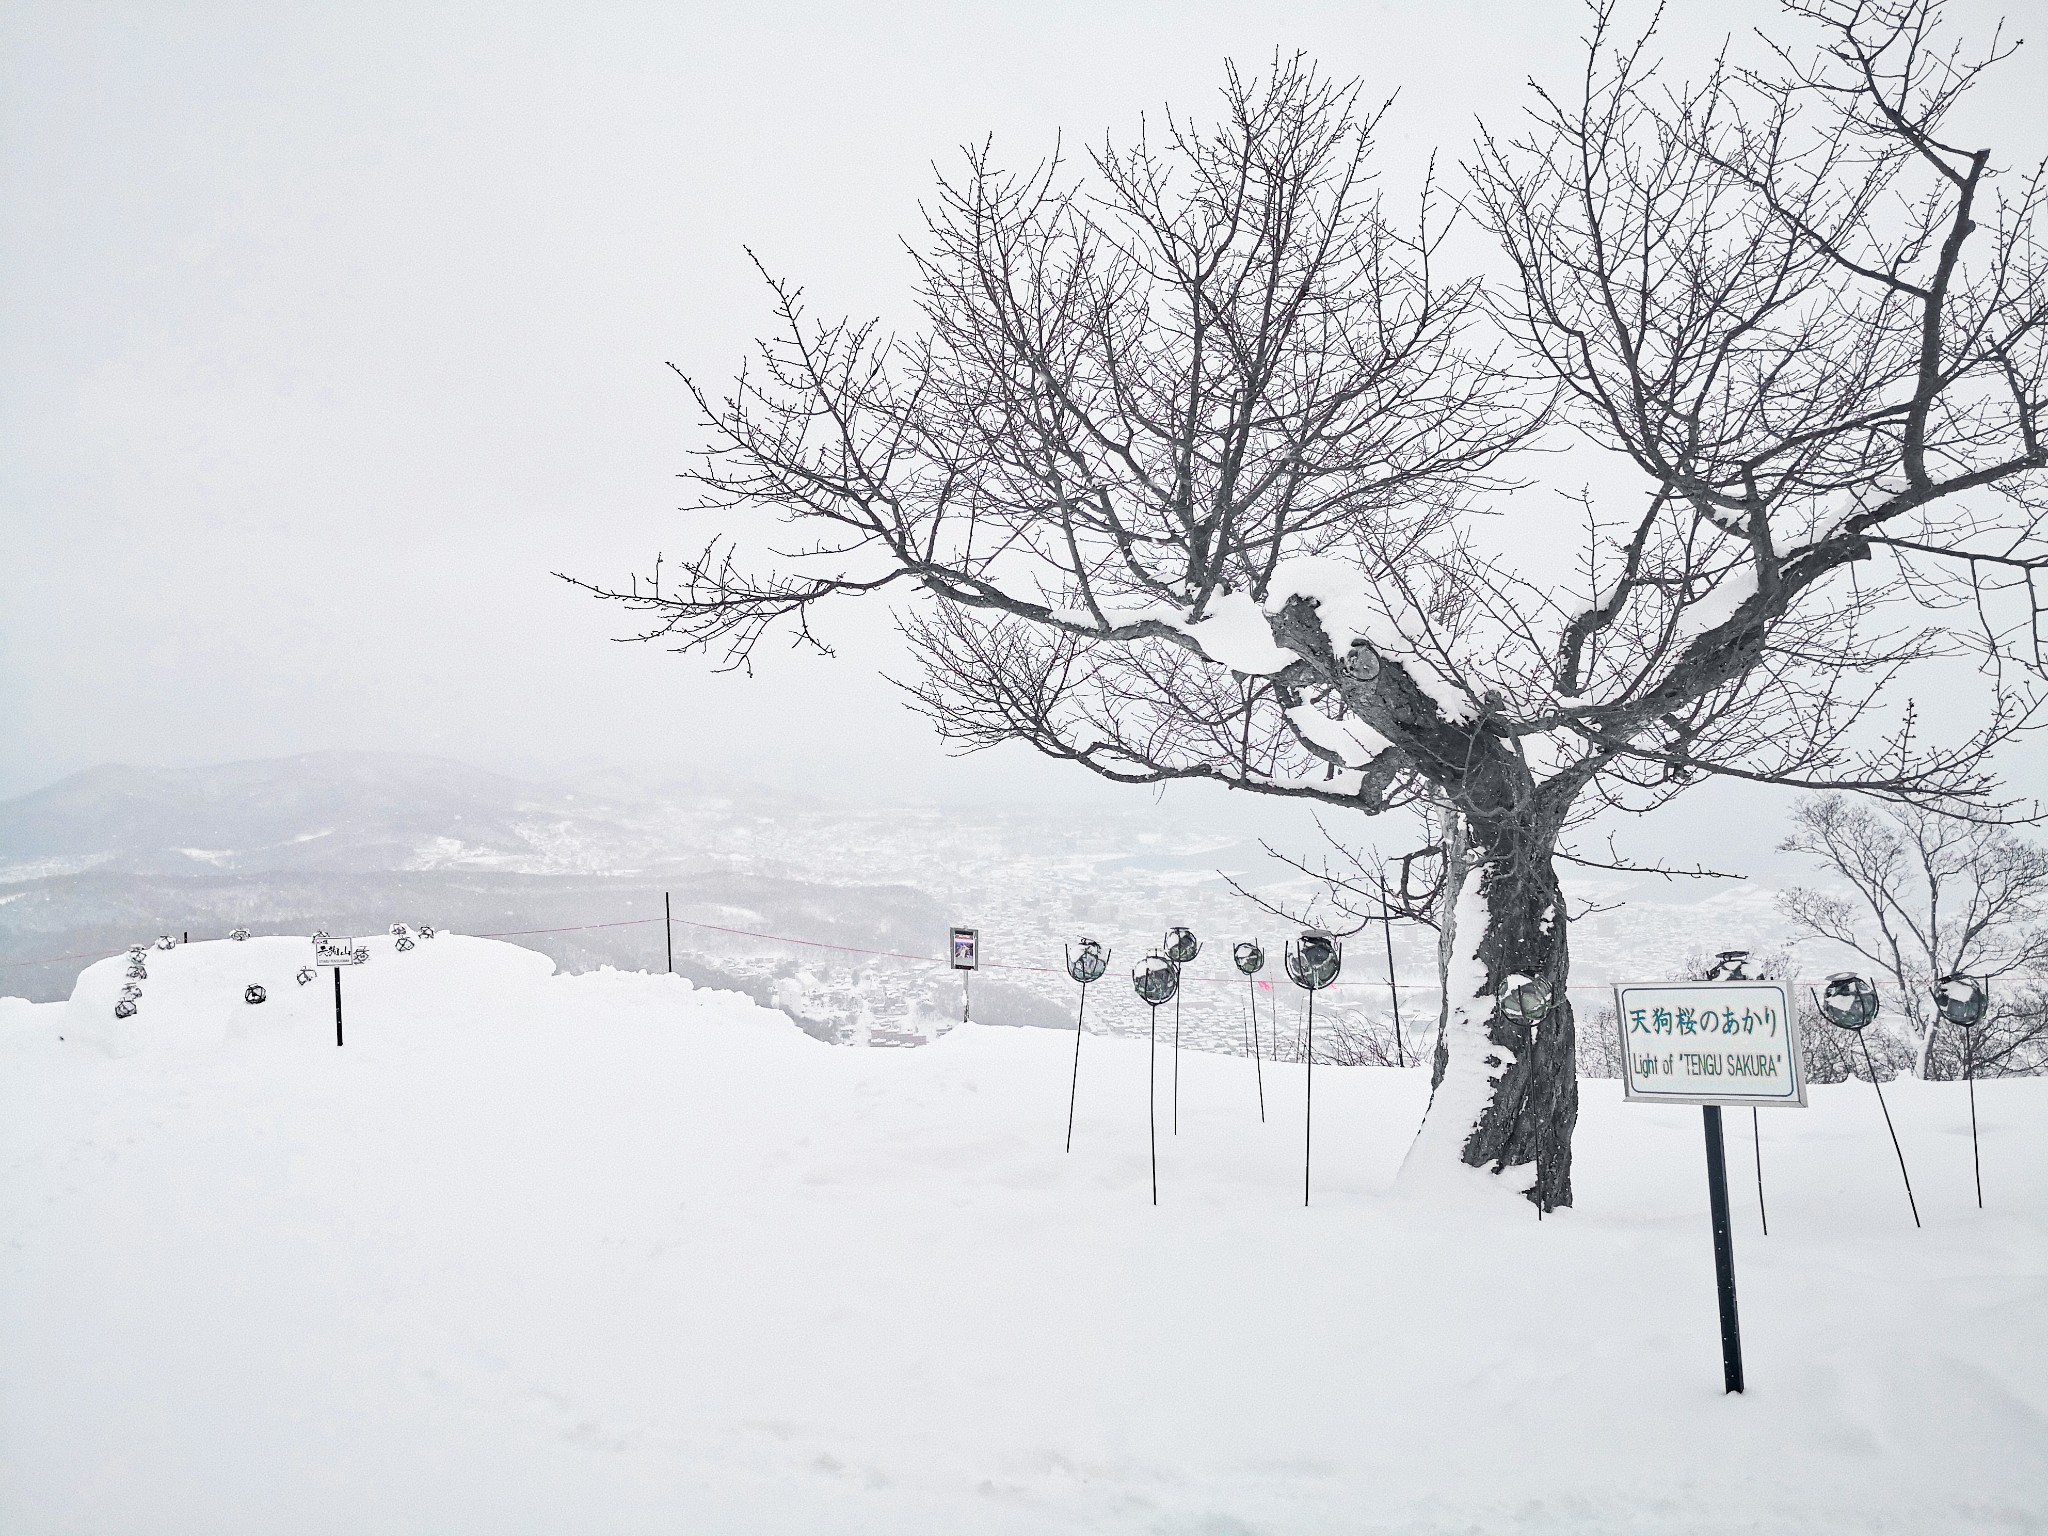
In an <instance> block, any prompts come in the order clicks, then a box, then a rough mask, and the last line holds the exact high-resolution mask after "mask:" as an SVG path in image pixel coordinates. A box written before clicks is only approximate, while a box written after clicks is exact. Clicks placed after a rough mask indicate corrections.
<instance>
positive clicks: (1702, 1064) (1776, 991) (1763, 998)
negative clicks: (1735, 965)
mask: <svg viewBox="0 0 2048 1536" xmlns="http://www.w3.org/2000/svg"><path fill="white" fill-rule="evenodd" d="M1614 1012H1615V1022H1616V1026H1617V1027H1618V1028H1619V1029H1620V1031H1621V1056H1622V1092H1623V1094H1624V1095H1625V1096H1626V1097H1627V1098H1630V1099H1634V1100H1638V1101H1641V1102H1645V1103H1658V1104H1754V1105H1759V1106H1761V1105H1765V1104H1790V1105H1794V1106H1797V1107H1800V1108H1804V1107H1805V1104H1806V1070H1805V1063H1804V1061H1803V1060H1802V1059H1801V1057H1800V1054H1799V1030H1798V1027H1797V1023H1796V1020H1797V1017H1798V1016H1797V1014H1795V1013H1794V1012H1793V1007H1792V986H1791V983H1790V982H1784V981H1646V982H1636V983H1633V984H1623V985H1620V986H1617V987H1616V988H1615V989H1614Z"/></svg>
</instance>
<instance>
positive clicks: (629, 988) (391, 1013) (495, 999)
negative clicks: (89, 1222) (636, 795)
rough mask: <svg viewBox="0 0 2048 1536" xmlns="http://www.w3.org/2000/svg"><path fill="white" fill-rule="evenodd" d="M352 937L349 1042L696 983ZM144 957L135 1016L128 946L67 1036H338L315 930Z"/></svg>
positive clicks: (82, 993)
mask: <svg viewBox="0 0 2048 1536" xmlns="http://www.w3.org/2000/svg"><path fill="white" fill-rule="evenodd" d="M355 944H356V947H359V948H364V949H367V950H368V951H369V954H370V958H369V960H368V961H366V962H365V963H363V964H361V965H354V966H346V967H343V968H342V984H341V990H342V1016H343V1035H344V1038H345V1039H346V1038H348V1037H350V1036H351V1035H353V1034H354V1033H355V1032H356V1031H358V1030H365V1031H369V1032H370V1035H372V1036H375V1037H378V1038H381V1037H383V1036H384V1035H385V1034H387V1033H388V1032H389V1031H390V1030H391V1029H392V1028H394V1027H413V1028H433V1029H443V1030H446V1029H457V1030H459V1029H462V1028H466V1027H475V1026H479V1025H484V1024H487V1023H488V1022H489V1021H491V1020H493V1019H498V1020H505V1019H512V1018H520V1019H530V1018H536V1017H542V1018H544V1017H546V1016H547V1015H548V1014H550V1013H551V1012H557V1011H559V1010H560V1009H562V1008H564V1007H566V1008H569V1009H571V1010H572V1011H575V1010H583V1009H589V1008H593V1007H595V1008H602V1009H604V1010H606V1011H608V1012H617V1011H619V1010H626V1011H629V1012H630V1011H632V1010H634V1009H637V1008H641V1007H644V1006H648V1005H650V1004H651V1003H654V1002H657V1001H662V1002H673V1000H674V999H676V998H678V997H680V996H683V995H686V994H689V993H691V992H692V991H693V990H694V989H693V988H692V987H691V984H690V983H689V982H688V981H686V980H684V979H683V978H682V977H680V976H650V975H647V974H644V973H641V972H630V973H629V972H620V971H614V970H613V969H611V968H610V967H609V966H607V967H605V968H604V969H603V970H600V971H594V972H590V973H587V974H584V975H580V976H558V975H556V974H555V962H554V961H552V960H550V959H549V958H548V957H547V956H546V955H542V954H537V953H535V952H534V951H533V950H530V949H521V948H520V947H519V946H517V945H515V944H506V943H501V942H499V941H497V940H494V939H477V938H470V937H468V936H466V935H462V934H452V933H442V934H438V935H436V936H435V937H434V938H432V939H419V940H416V941H415V942H414V944H413V947H412V948H411V949H409V950H400V949H399V948H398V940H397V939H396V938H394V937H392V936H391V935H388V934H386V935H379V936H377V937H373V938H365V939H358V940H356V941H355ZM143 959H144V965H145V967H146V968H147V970H148V975H147V976H146V977H145V978H143V979H142V980H140V981H138V982H136V983H134V985H135V986H137V987H139V988H140V989H141V996H140V997H139V998H137V999H135V1002H136V1009H135V1012H134V1013H133V1014H132V1015H130V1016H128V1017H125V1018H124V1017H120V1016H118V1015H117V1014H116V1012H115V1006H116V1004H117V1003H118V1002H119V1001H120V999H121V995H122V989H123V988H124V987H126V986H127V985H129V983H128V979H127V978H128V966H129V960H128V957H127V956H126V955H125V954H124V955H116V956H113V957H111V958H109V959H106V960H101V961H98V962H96V963H95V964H93V965H91V966H88V967H87V968H86V969H85V970H84V971H82V972H81V973H80V974H79V977H78V983H77V985H76V986H75V987H74V988H73V989H72V992H71V999H70V1001H69V1002H67V1003H65V1004H64V1005H63V1015H62V1024H61V1027H60V1031H59V1032H60V1033H61V1034H62V1035H63V1036H64V1038H65V1039H66V1040H73V1041H78V1042H81V1043H83V1044H87V1045H91V1046H96V1047H98V1048H99V1049H100V1050H103V1051H105V1052H106V1053H107V1054H108V1055H110V1056H138V1055H143V1054H146V1053H154V1052H195V1051H214V1050H219V1049H220V1048H221V1047H222V1046H223V1045H225V1044H226V1043H227V1042H228V1041H229V1040H230V1038H231V1037H235V1036H238V1035H249V1036H256V1037H263V1038H276V1039H284V1040H294V1041H300V1042H315V1043H318V1042H325V1043H327V1044H329V1045H331V1044H332V1043H333V1037H334V1023H335V1020H334V994H335V986H334V971H333V970H332V969H328V968H316V969H315V971H314V975H313V977H312V979H311V980H310V981H307V982H304V983H301V982H300V980H299V973H300V972H301V971H302V970H304V969H305V968H307V967H310V966H312V965H313V943H312V940H311V939H310V938H302V937H269V938H250V939H244V940H240V941H236V940H232V939H219V940H210V941H206V942H201V943H192V944H180V945H178V946H177V947H176V948H174V949H169V950H160V949H154V948H152V949H151V950H150V951H149V952H148V953H147V954H146V955H145V956H144V957H143ZM251 986H255V987H260V988H261V989H262V991H263V994H264V997H263V1001H261V1002H256V1003H252V1002H250V1001H249V1000H248V990H249V988H250V987H251ZM734 1005H737V1008H736V1007H735V1006H734ZM699 1006H700V1009H701V1008H702V1007H704V1006H709V1007H710V1008H711V1009H712V1011H713V1012H716V1013H719V1014H720V1015H721V1016H724V1015H732V1014H735V1013H736V1012H737V1013H740V1014H744V1013H747V1012H749V1011H751V1012H752V1013H755V1014H759V1015H760V1016H761V1020H764V1021H769V1022H771V1023H772V1024H774V1025H778V1026H781V1027H783V1028H790V1027H791V1026H790V1025H789V1021H788V1019H787V1018H785V1017H784V1016H783V1015H782V1014H779V1013H771V1012H768V1011H766V1010H763V1009H759V1008H757V1007H756V1006H755V1005H754V1004H753V1003H752V1002H751V1001H750V1000H748V999H746V998H744V997H742V996H741V995H740V994H738V993H727V992H704V993H702V994H699ZM366 1038H367V1037H366Z"/></svg>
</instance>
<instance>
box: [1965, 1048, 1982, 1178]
mask: <svg viewBox="0 0 2048 1536" xmlns="http://www.w3.org/2000/svg"><path fill="white" fill-rule="evenodd" d="M1963 1074H1964V1076H1965V1077H1966V1078H1967V1079H1968V1081H1969V1084H1970V1167H1971V1168H1972V1169H1974V1170H1975V1171H1976V1174H1977V1209H1978V1210H1980V1211H1981V1210H1983V1209H1984V1164H1983V1163H1982V1161H1980V1160H1979V1158H1978V1156H1977V1058H1976V1053H1975V1052H1972V1053H1971V1055H1970V1059H1969V1060H1968V1061H1967V1062H1966V1063H1965V1064H1964V1066H1963Z"/></svg>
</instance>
